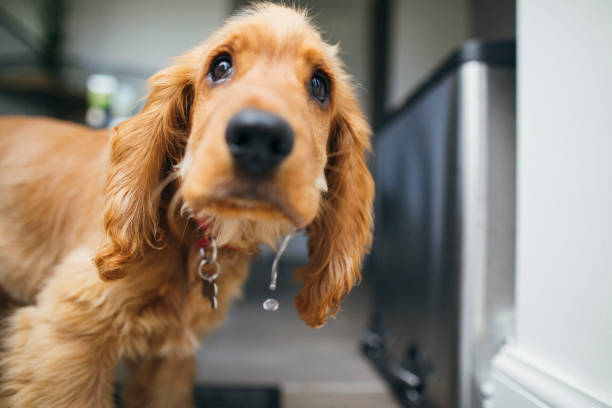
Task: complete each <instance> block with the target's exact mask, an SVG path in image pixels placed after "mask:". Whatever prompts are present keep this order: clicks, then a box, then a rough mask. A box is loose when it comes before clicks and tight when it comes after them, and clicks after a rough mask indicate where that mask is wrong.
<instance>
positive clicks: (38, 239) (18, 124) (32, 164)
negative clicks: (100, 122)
mask: <svg viewBox="0 0 612 408" xmlns="http://www.w3.org/2000/svg"><path fill="white" fill-rule="evenodd" d="M107 141H108V131H106V130H105V131H93V130H91V129H88V128H86V127H84V126H79V125H75V124H71V123H67V122H62V121H58V120H53V119H45V118H31V117H2V118H0V214H1V216H0V287H2V288H3V290H4V292H6V293H7V294H9V295H10V296H11V297H13V298H14V299H15V300H17V301H19V302H23V303H31V302H32V301H33V299H34V296H35V295H36V293H37V291H38V290H39V288H40V287H41V284H42V282H43V281H44V279H45V277H46V276H48V274H49V273H50V272H51V271H52V269H53V266H54V265H55V264H56V263H57V262H59V261H60V260H61V258H62V257H63V256H64V255H65V254H66V253H67V252H68V251H70V250H71V249H73V248H74V247H77V246H82V245H87V244H91V245H95V242H94V241H95V240H96V239H97V237H95V233H94V231H96V230H98V231H100V230H101V228H100V225H101V222H102V188H103V184H104V177H105V171H104V170H105V159H106V144H107ZM0 296H2V295H1V294H0Z"/></svg>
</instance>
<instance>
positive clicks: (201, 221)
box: [196, 217, 210, 249]
mask: <svg viewBox="0 0 612 408" xmlns="http://www.w3.org/2000/svg"><path fill="white" fill-rule="evenodd" d="M196 222H197V223H198V227H200V238H198V240H197V241H196V245H197V246H198V248H202V249H206V248H210V239H209V238H208V237H207V235H206V233H207V232H208V228H209V227H210V224H209V223H208V218H206V217H202V218H198V219H196Z"/></svg>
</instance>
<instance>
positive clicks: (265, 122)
mask: <svg viewBox="0 0 612 408" xmlns="http://www.w3.org/2000/svg"><path fill="white" fill-rule="evenodd" d="M225 137H226V141H227V144H228V147H229V150H230V152H231V153H232V156H233V158H234V163H235V164H236V166H237V167H238V168H240V169H241V170H243V171H245V172H247V173H248V174H251V175H260V174H264V173H267V172H270V171H272V170H274V169H275V168H276V167H277V166H278V165H279V164H280V163H281V162H282V161H283V160H284V159H285V158H286V157H287V156H288V155H289V153H290V152H291V149H292V148H293V130H292V129H291V126H289V123H287V121H286V120H284V119H283V118H281V117H280V116H278V115H275V114H273V113H270V112H264V111H260V110H257V109H245V110H242V111H240V112H238V113H237V114H236V115H234V117H232V118H231V119H230V121H229V123H228V125H227V129H226V136H225Z"/></svg>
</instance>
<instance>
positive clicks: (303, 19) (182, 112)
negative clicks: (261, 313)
mask: <svg viewBox="0 0 612 408" xmlns="http://www.w3.org/2000/svg"><path fill="white" fill-rule="evenodd" d="M0 134H1V138H0V168H1V169H2V175H1V176H0V211H1V212H0V214H1V216H0V285H1V287H2V291H0V293H1V294H0V298H2V300H3V302H2V303H3V304H4V306H5V308H4V317H3V318H2V332H1V334H0V337H1V348H0V373H1V377H0V406H2V407H45V408H53V407H62V408H64V407H78V408H84V407H111V406H112V405H113V402H112V393H113V378H112V377H113V368H114V367H115V365H116V364H117V362H118V360H119V359H124V360H126V361H127V365H128V367H129V368H130V372H131V377H130V379H129V380H128V381H127V383H126V384H125V385H124V386H123V395H122V398H123V404H124V406H126V407H143V406H148V407H183V406H190V405H191V404H192V401H191V399H192V391H191V390H192V381H193V376H194V363H193V354H194V350H195V349H196V347H197V345H198V338H199V337H200V336H201V335H202V334H203V333H206V332H208V331H210V330H211V329H213V328H214V327H215V326H217V325H218V324H219V323H220V322H221V321H222V320H223V318H224V316H225V315H226V314H227V312H228V309H229V308H230V305H231V303H232V299H234V298H235V297H236V296H238V295H239V293H240V290H241V285H242V284H243V282H244V280H245V277H246V276H247V272H248V267H249V262H250V260H251V259H252V257H253V256H254V255H255V254H256V253H257V252H258V249H257V248H258V245H260V244H268V245H276V244H277V243H278V242H279V240H280V239H281V238H282V237H283V236H285V235H287V234H288V233H290V231H291V230H292V229H293V228H295V229H297V230H300V229H305V231H306V232H307V234H308V239H309V240H308V250H309V256H310V260H309V263H308V264H307V265H306V266H304V267H302V268H301V269H299V270H298V272H297V273H296V279H297V280H298V281H300V282H301V290H300V293H299V295H298V296H297V298H296V300H295V307H296V308H297V310H298V313H299V315H300V317H301V318H302V319H303V320H304V321H305V322H306V323H307V324H308V325H310V326H313V327H319V326H322V325H323V324H325V323H326V321H327V319H328V318H329V317H330V316H333V315H335V314H336V313H337V312H338V309H339V308H340V301H341V299H342V298H343V297H344V296H346V295H347V294H348V293H349V291H350V290H351V287H352V286H353V285H355V284H356V283H357V282H358V281H359V279H360V263H361V261H362V258H363V255H364V253H365V252H366V251H367V249H368V247H369V244H370V241H371V235H372V213H371V207H372V199H373V181H372V178H371V176H370V173H369V172H368V169H367V167H366V162H365V157H364V155H365V154H366V152H367V150H368V149H369V135H370V128H369V126H368V124H367V122H366V120H365V119H364V116H363V113H362V111H361V110H360V108H359V106H358V102H357V100H356V97H355V95H354V92H353V90H352V86H351V81H350V78H349V77H348V76H347V74H346V73H345V71H344V69H343V67H342V63H341V62H340V60H339V58H338V50H337V47H336V46H330V45H328V44H326V43H325V42H324V41H323V40H322V39H321V36H320V34H319V33H318V31H317V30H316V29H315V28H314V27H313V26H312V25H311V23H310V22H309V20H308V18H307V16H306V15H305V13H304V12H302V11H299V10H295V9H292V8H288V7H282V6H277V5H273V4H269V3H264V4H259V5H255V6H252V7H251V8H248V9H246V10H243V11H242V12H240V13H239V14H237V15H235V16H233V17H231V18H230V19H229V20H228V22H227V24H226V25H225V26H224V27H222V28H221V29H220V30H219V31H218V32H216V33H215V34H214V35H212V37H211V38H210V39H209V40H208V41H206V42H204V43H203V44H201V45H200V46H197V47H196V48H194V49H192V50H191V51H189V52H187V53H186V54H184V55H183V56H181V57H180V58H178V59H177V61H176V64H175V65H173V66H171V67H169V68H166V69H164V70H162V71H160V72H158V73H157V74H155V75H154V76H153V77H152V78H151V80H150V94H149V96H148V99H147V101H146V104H145V106H144V108H143V110H142V111H141V112H140V113H139V114H137V115H136V116H135V117H133V118H132V119H129V120H127V121H125V122H123V123H121V124H120V125H118V126H117V127H116V128H115V129H113V130H112V131H110V132H109V131H107V130H91V129H88V128H85V127H82V126H79V125H74V124H69V123H64V122H60V121H56V120H51V119H35V118H25V117H7V118H2V119H1V120H0ZM213 241H214V242H213ZM214 244H216V245H214ZM213 246H214V248H213ZM213 252H218V253H217V254H213ZM215 255H216V259H213V258H215Z"/></svg>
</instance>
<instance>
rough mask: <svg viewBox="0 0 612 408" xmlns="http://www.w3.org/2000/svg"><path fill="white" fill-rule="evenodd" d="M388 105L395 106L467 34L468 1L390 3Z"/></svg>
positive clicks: (410, 0) (418, 0)
mask: <svg viewBox="0 0 612 408" xmlns="http://www.w3.org/2000/svg"><path fill="white" fill-rule="evenodd" d="M391 10H392V14H391V46H390V48H389V52H390V58H391V61H390V63H389V70H390V72H389V79H388V82H387V89H388V92H389V95H388V106H397V105H401V103H402V102H403V101H404V100H405V99H406V97H407V96H408V95H409V93H410V92H411V91H413V90H414V88H415V87H416V86H417V85H418V84H419V83H420V82H421V81H423V80H424V79H426V78H427V75H428V74H430V73H431V70H432V69H433V68H435V67H436V66H437V65H438V64H439V63H440V62H442V60H443V59H444V57H446V55H447V54H448V53H449V52H450V51H451V50H453V49H454V48H456V47H457V46H459V45H461V44H462V43H463V42H464V41H465V40H466V39H467V38H468V35H469V33H470V28H469V9H468V0H436V1H422V0H394V1H392V3H391Z"/></svg>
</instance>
